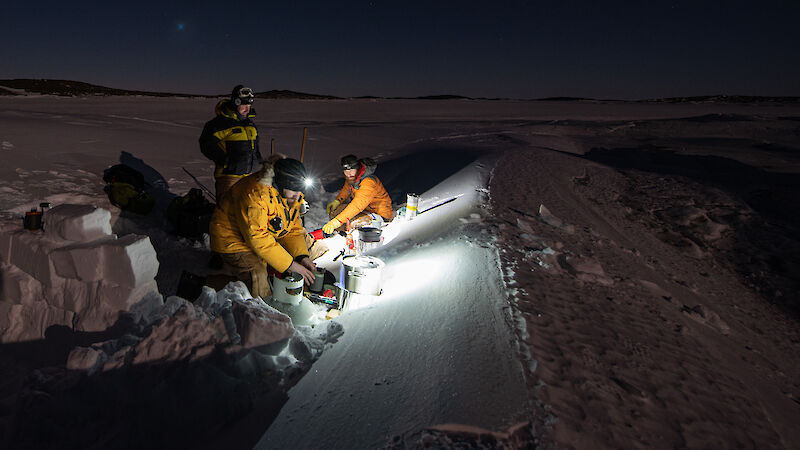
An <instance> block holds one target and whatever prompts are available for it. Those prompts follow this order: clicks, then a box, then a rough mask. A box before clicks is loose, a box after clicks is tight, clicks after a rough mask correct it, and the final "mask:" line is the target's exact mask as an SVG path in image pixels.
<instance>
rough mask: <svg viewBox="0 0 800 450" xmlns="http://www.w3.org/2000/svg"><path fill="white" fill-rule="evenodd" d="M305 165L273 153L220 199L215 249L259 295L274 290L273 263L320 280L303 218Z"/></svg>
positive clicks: (215, 218)
mask: <svg viewBox="0 0 800 450" xmlns="http://www.w3.org/2000/svg"><path fill="white" fill-rule="evenodd" d="M305 176H306V173H305V167H303V164H302V163H301V162H300V161H298V160H296V159H289V158H286V159H277V160H275V159H271V160H269V161H267V162H266V163H264V165H263V167H262V168H261V170H260V171H258V172H255V173H253V174H251V175H248V176H246V177H244V178H242V179H241V180H239V181H238V182H236V184H234V185H233V186H232V187H231V188H230V190H228V191H227V192H225V194H223V196H222V198H220V199H217V200H218V203H217V208H216V209H215V210H214V215H213V216H212V217H211V225H210V234H211V250H212V251H214V252H217V253H219V254H220V256H221V257H222V260H223V261H224V262H225V263H227V264H228V265H230V266H231V267H232V268H233V269H234V271H235V272H236V277H237V278H238V279H239V280H241V281H243V282H244V283H245V284H246V285H247V287H248V289H250V293H251V294H252V295H253V296H259V297H261V298H266V297H268V296H270V295H271V294H272V290H271V289H270V287H269V284H268V281H267V280H268V268H269V269H271V270H272V271H274V272H278V273H283V272H286V271H289V272H298V273H300V274H301V275H302V276H303V278H304V281H305V284H306V285H311V283H312V282H313V281H314V269H315V265H314V263H313V262H312V261H311V259H310V258H309V256H308V248H307V247H306V240H305V236H306V230H305V228H303V224H302V221H301V219H300V207H301V205H302V203H303V193H302V192H301V191H302V189H303V187H304V181H305Z"/></svg>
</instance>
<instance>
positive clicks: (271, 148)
mask: <svg viewBox="0 0 800 450" xmlns="http://www.w3.org/2000/svg"><path fill="white" fill-rule="evenodd" d="M274 154H275V138H272V139H270V141H269V156H272V155H274Z"/></svg>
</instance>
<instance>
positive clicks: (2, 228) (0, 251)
mask: <svg viewBox="0 0 800 450" xmlns="http://www.w3.org/2000/svg"><path fill="white" fill-rule="evenodd" d="M14 230H19V227H18V226H17V227H13V226H12V225H11V223H10V222H3V223H2V224H0V262H4V263H6V264H8V263H10V262H11V232H12V231H14Z"/></svg>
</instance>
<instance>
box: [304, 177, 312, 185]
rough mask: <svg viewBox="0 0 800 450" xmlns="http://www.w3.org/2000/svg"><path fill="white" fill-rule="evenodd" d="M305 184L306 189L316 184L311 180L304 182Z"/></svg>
mask: <svg viewBox="0 0 800 450" xmlns="http://www.w3.org/2000/svg"><path fill="white" fill-rule="evenodd" d="M303 182H304V183H305V184H306V187H309V186H311V185H312V184H314V180H313V179H311V178H306V179H305V180H303Z"/></svg>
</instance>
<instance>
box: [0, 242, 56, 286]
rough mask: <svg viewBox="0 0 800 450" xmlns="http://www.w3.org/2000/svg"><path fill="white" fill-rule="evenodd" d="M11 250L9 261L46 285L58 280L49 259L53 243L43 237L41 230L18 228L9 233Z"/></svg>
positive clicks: (51, 284)
mask: <svg viewBox="0 0 800 450" xmlns="http://www.w3.org/2000/svg"><path fill="white" fill-rule="evenodd" d="M10 237H11V252H10V258H9V261H8V262H9V263H10V264H13V265H15V266H17V267H19V268H20V269H22V270H23V271H24V272H25V273H27V274H28V275H30V276H32V277H33V278H36V279H37V280H39V281H41V282H42V284H43V285H45V286H46V287H49V286H53V285H54V284H56V283H57V282H58V278H59V277H58V275H57V274H56V271H55V268H54V267H53V264H52V262H51V261H50V252H51V251H52V249H53V247H55V244H54V243H53V242H52V241H50V240H48V239H44V235H43V234H42V232H41V231H34V232H31V231H27V230H18V231H13V232H11V234H10Z"/></svg>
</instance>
